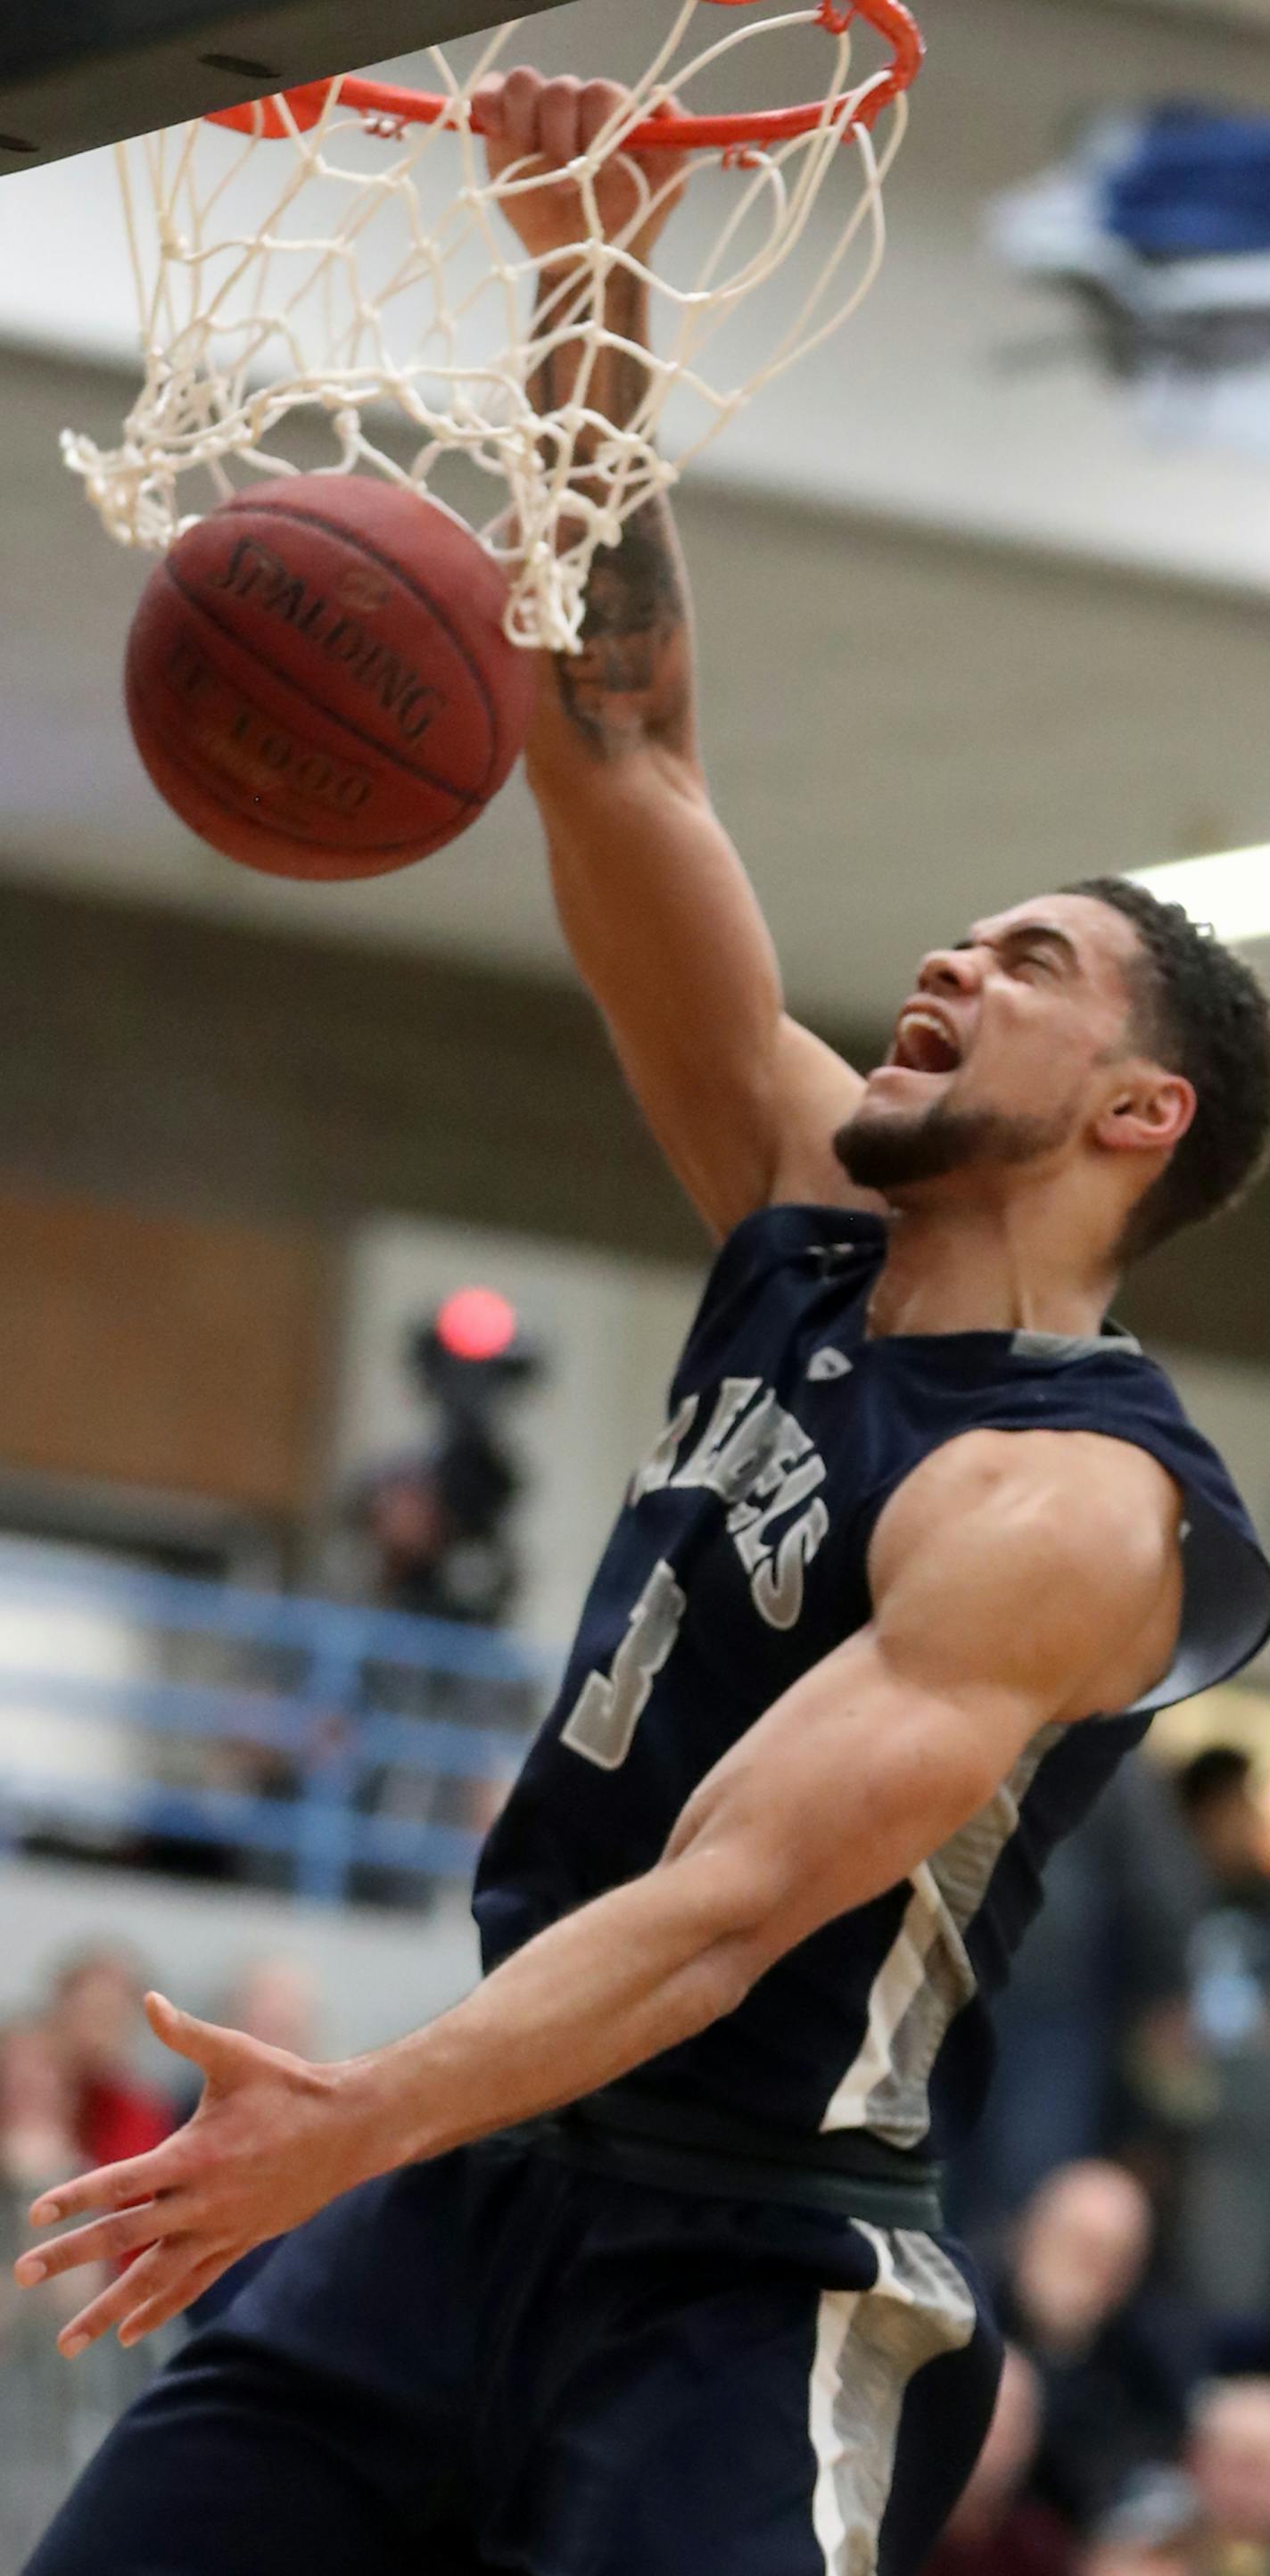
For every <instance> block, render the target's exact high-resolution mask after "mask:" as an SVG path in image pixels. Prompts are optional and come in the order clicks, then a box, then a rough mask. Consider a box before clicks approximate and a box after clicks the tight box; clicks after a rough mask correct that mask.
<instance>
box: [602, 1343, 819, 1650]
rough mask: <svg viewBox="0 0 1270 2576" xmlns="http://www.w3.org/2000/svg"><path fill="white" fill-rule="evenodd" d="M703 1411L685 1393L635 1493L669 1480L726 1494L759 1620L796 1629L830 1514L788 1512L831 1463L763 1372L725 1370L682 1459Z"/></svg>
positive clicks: (636, 1495) (722, 1496) (642, 1471)
mask: <svg viewBox="0 0 1270 2576" xmlns="http://www.w3.org/2000/svg"><path fill="white" fill-rule="evenodd" d="M697 1411H698V1398H697V1397H696V1396H695V1395H689V1396H685V1398H684V1400H683V1403H682V1404H681V1405H680V1406H679V1408H678V1411H677V1412H676V1413H675V1414H674V1416H673V1417H672V1419H671V1421H670V1422H669V1423H668V1424H667V1426H666V1429H665V1430H664V1431H663V1433H662V1435H661V1438H660V1440H659V1441H658V1442H657V1445H656V1447H655V1448H654V1449H653V1450H652V1451H651V1452H650V1454H649V1456H648V1458H647V1459H646V1461H645V1463H644V1465H643V1466H642V1467H641V1468H640V1470H639V1472H638V1474H637V1475H636V1477H635V1479H634V1482H633V1483H632V1486H631V1490H630V1499H631V1501H632V1502H633V1503H637V1502H639V1501H640V1500H641V1499H642V1497H643V1496H644V1495H645V1494H651V1493H656V1492H659V1491H660V1490H661V1489H662V1488H663V1487H665V1486H671V1487H673V1488H675V1489H677V1490H680V1491H700V1490H702V1489H703V1488H704V1490H705V1491H707V1492H709V1493H712V1494H717V1495H718V1497H719V1500H720V1502H722V1503H723V1504H724V1505H725V1506H726V1508H727V1514H728V1531H729V1535H730V1536H731V1538H732V1539H733V1541H734V1543H735V1546H736V1550H737V1554H738V1556H739V1557H740V1559H741V1563H742V1565H743V1566H744V1568H745V1572H746V1574H747V1576H748V1578H749V1584H750V1597H751V1599H752V1601H753V1603H754V1607H755V1609H756V1610H757V1611H758V1613H759V1616H760V1618H762V1619H764V1620H766V1622H767V1625H768V1626H769V1628H782V1629H783V1628H792V1627H795V1626H796V1625H797V1622H798V1620H799V1618H800V1616H801V1614H802V1606H803V1586H804V1576H805V1574H806V1570H807V1567H808V1566H809V1565H810V1564H811V1562H812V1559H813V1557H814V1556H815V1555H816V1552H817V1550H818V1549H819V1547H820V1546H821V1544H822V1542H823V1540H824V1538H825V1536H826V1533H827V1531H828V1528H829V1515H828V1512H827V1511H826V1509H825V1506H824V1504H823V1502H819V1501H817V1502H815V1503H814V1504H813V1505H812V1508H811V1509H810V1511H806V1512H803V1513H802V1515H801V1518H799V1519H798V1520H796V1521H794V1522H792V1523H790V1522H789V1514H790V1513H791V1512H797V1511H799V1509H800V1507H801V1505H802V1504H804V1503H806V1502H807V1501H808V1499H809V1497H810V1496H811V1495H812V1494H813V1493H814V1492H815V1489H816V1487H817V1486H818V1485H822V1484H823V1483H824V1480H825V1462H824V1460H823V1458H822V1457H821V1456H820V1454H819V1452H818V1451H817V1450H816V1449H814V1448H813V1447H812V1443H811V1439H810V1436H809V1434H808V1433H807V1432H806V1431H804V1429H803V1427H802V1424H801V1423H800V1422H796V1421H795V1419H794V1416H793V1414H792V1413H787V1412H786V1411H785V1408H784V1406H783V1405H782V1404H780V1403H779V1402H778V1401H777V1398H776V1394H775V1392H774V1390H773V1389H772V1388H771V1387H765V1386H764V1384H763V1382H762V1379H761V1378H757V1377H725V1378H724V1380H723V1382H722V1384H721V1386H720V1388H719V1391H718V1394H717V1396H716V1398H715V1402H714V1410H713V1412H712V1414H711V1416H710V1419H709V1422H708V1423H707V1424H706V1426H705V1429H704V1430H703V1431H702V1433H701V1435H700V1438H699V1439H698V1441H697V1444H696V1446H695V1448H692V1449H689V1450H688V1452H687V1454H686V1455H685V1456H683V1457H679V1453H680V1451H681V1450H682V1449H683V1447H684V1444H685V1442H687V1441H688V1439H689V1437H690V1435H691V1433H692V1431H693V1428H694V1426H695V1423H696V1419H697ZM677 1458H678V1459H679V1463H678V1464H677V1465H676V1463H675V1462H676V1459H677ZM782 1521H783V1522H786V1523H787V1524H788V1525H787V1526H786V1527H785V1529H784V1530H783V1531H781V1532H779V1533H777V1532H776V1531H775V1528H774V1525H775V1524H776V1523H778V1522H782Z"/></svg>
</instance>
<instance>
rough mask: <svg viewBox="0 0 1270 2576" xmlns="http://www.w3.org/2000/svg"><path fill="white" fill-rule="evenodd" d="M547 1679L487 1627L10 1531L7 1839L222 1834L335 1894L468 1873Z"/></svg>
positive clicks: (2, 1687) (3, 1781)
mask: <svg viewBox="0 0 1270 2576" xmlns="http://www.w3.org/2000/svg"><path fill="white" fill-rule="evenodd" d="M552 1678H553V1667H552V1665H551V1662H550V1659H549V1658H548V1657H546V1656H545V1655H542V1654H540V1653H538V1652H536V1651H535V1650H533V1649H532V1648H530V1647H528V1646H526V1645H524V1644H523V1643H521V1642H520V1641H519V1640H517V1639H515V1638H513V1637H511V1636H507V1635H504V1634H502V1633H499V1632H495V1631H492V1630H488V1629H477V1628H467V1627H457V1626H451V1625H449V1624H448V1623H446V1622H442V1621H440V1620H432V1619H419V1618H413V1617H407V1616H405V1615H403V1614H401V1613H398V1612H394V1611H383V1610H375V1609H362V1608H355V1607H350V1606H348V1605H346V1604H343V1603H338V1602H331V1601H323V1600H317V1599H312V1598H303V1597H300V1596H297V1595H292V1594H287V1595H278V1594H271V1593H261V1592H251V1591H246V1590H243V1589H240V1588H236V1587H234V1586H230V1585H221V1584H217V1583H211V1582H206V1581H202V1580H196V1579H193V1578H191V1577H188V1576H184V1575H168V1574H158V1573H151V1572H149V1571H145V1570H138V1569H134V1568H132V1567H129V1566H122V1565H112V1564H110V1563H109V1562H107V1561H102V1560H99V1559H96V1558H94V1557H91V1556H88V1555H72V1553H71V1552H70V1551H67V1550H64V1549H57V1548H48V1547H44V1546H41V1545H37V1544H34V1543H27V1542H23V1541H2V1542H0V1842H7V1844H8V1845H9V1847H10V1848H12V1847H13V1846H14V1845H16V1844H19V1843H21V1842H23V1841H24V1840H28V1839H29V1838H30V1837H32V1836H33V1835H35V1836H40V1837H47V1836H49V1835H53V1836H56V1835H57V1834H58V1833H59V1832H61V1833H65V1834H70V1835H71V1836H72V1837H73V1836H74V1835H76V1834H84V1833H87V1834H89V1835H90V1836H92V1837H95V1838H96V1839H97V1840H98V1841H99V1842H105V1844H106V1845H107V1847H109V1844H110V1841H111V1838H112V1837H113V1838H117V1839H118V1840H119V1841H120V1842H125V1843H126V1842H128V1841H132V1842H133V1843H137V1842H140V1843H141V1844H143V1845H144V1844H153V1843H154V1842H156V1841H162V1842H172V1841H175V1842H177V1843H179V1844H190V1845H199V1844H202V1845H215V1846H219V1847H222V1848H224V1847H228V1848H230V1849H231V1850H232V1851H234V1852H237V1853H241V1854H243V1855H244V1856H250V1855H253V1854H255V1855H260V1856H263V1857H264V1858H265V1859H266V1860H267V1861H268V1862H269V1863H270V1864H271V1865H273V1866H274V1867H275V1869H277V1870H279V1871H280V1872H281V1873H282V1877H283V1881H284V1883H285V1884H287V1885H288V1886H290V1887H291V1888H292V1889H293V1890H294V1892H295V1893H296V1894H299V1895H303V1896H306V1897H309V1898H316V1899H318V1900H321V1901H324V1902H327V1903H331V1904H335V1903H339V1902H340V1901H341V1900H342V1899H344V1898H345V1897H346V1896H347V1895H348V1894H349V1893H350V1891H351V1890H352V1889H353V1888H354V1887H355V1886H356V1884H357V1878H358V1873H363V1874H364V1873H365V1872H367V1871H376V1870H377V1871H379V1872H381V1873H389V1874H391V1873H393V1872H399V1873H403V1874H406V1875H411V1874H413V1875H419V1876H423V1877H427V1878H464V1877H467V1876H468V1875H469V1873H470V1871H471V1868H472V1864H473V1861H474V1858H475V1854H476V1851H477V1848H478V1846H479V1842H480V1829H479V1824H478V1823H477V1822H474V1821H473V1820H472V1811H473V1810H474V1809H476V1808H478V1807H479V1806H480V1805H481V1803H482V1801H487V1800H488V1799H489V1797H490V1796H491V1795H492V1794H494V1793H496V1791H497V1789H498V1787H499V1786H501V1785H502V1784H503V1783H505V1782H506V1780H507V1779H508V1777H509V1776H510V1775H511V1773H512V1772H513V1771H514V1770H515V1768H516V1767H517V1765H518V1763H519V1761H520V1759H521V1756H522V1754H523V1751H524V1743H525V1735H526V1731H527V1728H528V1726H529V1724H530V1723H531V1722H532V1720H533V1718H534V1717H535V1716H536V1715H537V1714H538V1713H539V1712H540V1710H541V1708H542V1707H543V1705H544V1704H545V1700H546V1698H547V1695H548V1691H549V1687H550V1684H551V1680H552ZM227 1767H228V1769H229V1771H230V1774H231V1777H230V1779H229V1780H228V1782H227V1781H226V1778H225V1777H224V1773H225V1771H226V1768H227ZM235 1770H236V1771H237V1774H238V1775H239V1776H238V1777H236V1778H235V1777H234V1776H232V1775H233V1774H234V1773H235ZM262 1782H263V1784H264V1785H262Z"/></svg>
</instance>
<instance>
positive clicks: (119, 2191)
mask: <svg viewBox="0 0 1270 2576" xmlns="http://www.w3.org/2000/svg"><path fill="white" fill-rule="evenodd" d="M188 2135H189V2132H188V2130H180V2131H178V2133H177V2135H176V2137H173V2138H168V2139H165V2141H164V2143H163V2145H162V2146H161V2147H155V2148H153V2149H152V2150H151V2152H150V2153H149V2155H145V2156H130V2157H129V2159H128V2161H127V2163H126V2164H121V2165H98V2167H97V2169H96V2171H95V2172H94V2173H86V2174H76V2175H75V2177H74V2179H73V2181H71V2182H59V2183H58V2184H57V2186H56V2188H55V2189H54V2190H52V2191H46V2192H42V2193H41V2195H40V2197H39V2199H38V2200H37V2201H33V2202H32V2204H31V2208H30V2210H29V2212H28V2216H29V2218H30V2221H31V2225H32V2227H52V2226H53V2224H54V2222H55V2221H56V2220H57V2219H59V2218H85V2217H87V2215H88V2212H89V2211H90V2210H93V2209H126V2208H128V2206H129V2205H130V2203H132V2202H133V2201H141V2200H154V2199H156V2198H157V2197H158V2194H159V2193H160V2192H161V2191H163V2190H165V2189H169V2188H171V2187H172V2186H173V2185H174V2184H176V2183H178V2182H182V2181H184V2179H185V2172H186V2166H187V2162H188V2151H187V2150H183V2149H182V2147H181V2143H180V2142H181V2140H182V2139H184V2138H187V2137H188Z"/></svg>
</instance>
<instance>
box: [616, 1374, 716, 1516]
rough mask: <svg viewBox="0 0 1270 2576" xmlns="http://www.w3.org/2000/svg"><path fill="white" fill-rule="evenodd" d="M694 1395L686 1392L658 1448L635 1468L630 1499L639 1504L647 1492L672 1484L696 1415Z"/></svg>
mask: <svg viewBox="0 0 1270 2576" xmlns="http://www.w3.org/2000/svg"><path fill="white" fill-rule="evenodd" d="M698 1401H699V1399H698V1398H697V1397H696V1396H695V1395H686V1396H685V1397H684V1400H683V1403H682V1404H681V1405H680V1407H679V1410H678V1412H677V1413H675V1414H672V1416H671V1419H670V1421H669V1422H668V1423H667V1425H666V1428H665V1430H664V1431H663V1433H662V1435H661V1438H660V1440H659V1441H658V1443H657V1446H656V1448H655V1449H650V1450H649V1453H648V1456H647V1457H646V1459H645V1460H644V1464H643V1466H642V1467H639V1468H637V1469H636V1472H635V1475H634V1477H633V1478H632V1481H631V1490H630V1493H629V1494H628V1496H627V1501H628V1502H632V1503H638V1502H640V1501H642V1499H643V1497H644V1495H645V1494H656V1493H659V1492H660V1490H661V1487H662V1486H663V1485H668V1484H669V1483H670V1479H671V1474H672V1472H673V1469H674V1464H675V1460H676V1458H677V1457H678V1455H679V1448H680V1443H681V1442H682V1441H684V1440H686V1439H687V1437H688V1434H689V1432H690V1431H691V1429H692V1426H693V1423H694V1422H695V1421H696V1418H697V1404H698Z"/></svg>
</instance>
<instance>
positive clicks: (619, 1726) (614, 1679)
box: [561, 1557, 684, 1771]
mask: <svg viewBox="0 0 1270 2576" xmlns="http://www.w3.org/2000/svg"><path fill="white" fill-rule="evenodd" d="M683 1614H684V1596H683V1593H682V1592H681V1591H680V1589H679V1585H678V1584H677V1583H676V1581H675V1576H674V1570H673V1568H672V1567H671V1566H669V1565H667V1563H666V1561H665V1558H664V1557H661V1558H659V1559H658V1562H657V1564H656V1565H655V1566H654V1567H653V1570H652V1573H651V1574H650V1575H649V1578H648V1581H647V1583H646V1584H645V1586H644V1589H643V1591H642V1592H641V1594H640V1596H639V1599H638V1601H637V1602H636V1604H635V1607H634V1609H633V1610H632V1612H631V1618H630V1626H629V1627H628V1629H627V1631H626V1634H625V1636H624V1637H623V1639H622V1642H621V1645H620V1646H619V1647H618V1649H617V1652H616V1654H615V1655H614V1657H613V1662H612V1665H611V1667H610V1669H609V1671H608V1672H607V1673H589V1674H588V1675H587V1678H586V1680H585V1681H584V1683H583V1685H582V1688H581V1690H580V1691H579V1693H578V1696H577V1698H576V1700H575V1701H574V1704H573V1707H572V1709H571V1710H570V1712H569V1715H568V1717H567V1718H566V1719H565V1722H564V1726H563V1729H562V1731H561V1742H562V1743H563V1744H568V1745H571V1746H572V1748H573V1751H574V1752H575V1753H580V1754H581V1755H582V1757H583V1760H584V1761H586V1762H594V1763H595V1764H596V1765H597V1767H598V1768H599V1769H600V1770H601V1771H620V1769H621V1767H622V1764H623V1763H624V1761H625V1760H626V1757H627V1754H628V1753H629V1752H630V1749H631V1746H632V1744H633V1743H634V1741H635V1729H636V1727H637V1726H638V1724H639V1721H640V1718H641V1716H642V1715H643V1712H644V1709H645V1706H646V1705H647V1701H648V1694H649V1692H650V1691H651V1689H652V1687H653V1683H654V1682H655V1680H656V1678H657V1675H658V1673H659V1672H660V1671H661V1668H662V1665H663V1664H664V1663H665V1661H666V1657H667V1656H668V1654H669V1653H670V1650H671V1648H672V1646H673V1645H674V1642H675V1639H676V1637H677V1636H678V1634H679V1623H680V1621H681V1619H682V1618H683Z"/></svg>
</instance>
